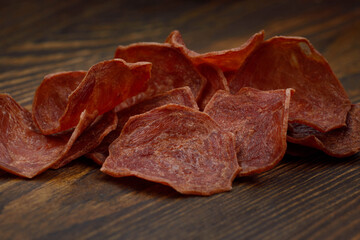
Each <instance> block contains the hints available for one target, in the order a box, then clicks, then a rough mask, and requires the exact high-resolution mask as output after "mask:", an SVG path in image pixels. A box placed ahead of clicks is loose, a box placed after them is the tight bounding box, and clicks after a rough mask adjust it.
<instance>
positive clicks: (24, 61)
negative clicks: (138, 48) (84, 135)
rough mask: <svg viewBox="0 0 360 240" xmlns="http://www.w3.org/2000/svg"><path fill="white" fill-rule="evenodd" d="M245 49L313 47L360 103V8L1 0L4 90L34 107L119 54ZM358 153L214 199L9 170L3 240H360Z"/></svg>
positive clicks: (259, 180)
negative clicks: (286, 40) (282, 43)
mask: <svg viewBox="0 0 360 240" xmlns="http://www.w3.org/2000/svg"><path fill="white" fill-rule="evenodd" d="M174 29H178V30H180V32H181V33H182V34H183V37H184V40H185V42H186V43H187V45H188V46H189V48H191V49H193V50H196V51H199V52H206V51H209V50H220V49H225V48H231V47H237V46H239V45H241V44H242V43H243V42H244V41H246V40H247V39H248V38H249V37H250V36H251V35H252V34H253V33H255V32H257V31H259V30H261V29H264V30H265V31H266V36H267V38H268V37H271V36H274V35H296V36H304V37H307V38H308V39H310V41H311V42H312V43H313V44H314V45H315V47H316V48H317V49H318V50H319V51H320V52H321V53H322V54H323V55H324V56H325V57H326V58H327V59H328V61H329V63H330V65H331V66H332V68H333V70H334V72H335V73H336V75H337V76H338V77H339V79H340V80H341V82H342V83H343V84H344V86H345V88H346V90H347V92H348V94H349V96H350V98H351V100H352V101H353V102H360V1H344V0H340V1H321V0H320V1H319V0H318V1H276V0H271V1H270V0H269V1H252V0H247V1H190V0H189V1H186V0H183V1H146V0H142V1H136V0H132V1H106V0H102V1H86V0H73V1H54V0H51V1H48V0H46V1H45V0H44V1H3V0H1V1H0V92H7V93H10V94H11V95H12V96H13V97H14V98H15V99H16V100H17V101H19V102H20V103H21V104H22V105H23V106H25V107H27V108H29V109H30V106H31V103H32V98H33V94H34V91H35V89H36V87H37V86H38V85H39V83H40V82H41V81H42V78H43V77H44V76H45V75H46V74H49V73H53V72H58V71H70V70H80V69H81V70H87V69H88V68H89V67H90V66H92V65H93V64H95V63H97V62H99V61H102V60H105V59H110V58H112V57H113V54H114V51H115V48H116V46H117V45H119V44H122V45H125V44H129V43H133V42H139V41H158V42H163V41H164V40H165V38H166V36H167V35H168V34H169V33H170V32H171V31H172V30H174ZM359 170H360V154H358V155H355V156H352V157H349V158H345V159H335V158H330V157H327V156H325V155H324V154H316V155H314V156H311V157H303V158H295V157H290V156H286V157H285V158H284V159H283V161H282V162H281V163H280V164H279V165H278V166H277V167H276V168H274V169H273V170H271V171H268V172H266V173H263V174H261V175H259V176H256V177H249V178H239V179H236V180H235V182H234V186H233V190H232V191H231V192H228V193H223V194H217V195H214V196H211V197H196V196H182V195H180V194H178V193H177V192H175V191H174V190H172V189H171V188H169V187H165V186H162V185H160V184H154V183H150V182H147V181H144V180H140V179H136V178H123V179H115V178H112V177H110V176H107V175H105V174H103V173H101V172H100V171H99V167H98V166H97V165H96V164H94V163H92V162H91V161H90V160H88V159H85V158H80V159H78V160H76V161H74V162H73V163H71V164H69V165H68V166H66V167H64V168H62V169H60V170H49V171H47V172H45V173H44V174H41V175H40V176H38V177H36V178H34V179H32V180H24V179H21V178H18V177H14V176H12V175H10V174H8V173H6V172H4V171H0V239H105V238H110V239H213V238H214V239H324V238H326V239H360V173H359Z"/></svg>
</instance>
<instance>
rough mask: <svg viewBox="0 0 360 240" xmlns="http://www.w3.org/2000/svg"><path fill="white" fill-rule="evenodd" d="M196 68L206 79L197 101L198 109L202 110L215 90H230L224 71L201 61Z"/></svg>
mask: <svg viewBox="0 0 360 240" xmlns="http://www.w3.org/2000/svg"><path fill="white" fill-rule="evenodd" d="M197 69H198V70H199V72H200V73H201V74H202V75H203V76H204V77H205V78H206V80H207V82H206V85H205V88H204V91H203V93H202V95H201V98H200V99H199V101H198V103H199V107H200V109H201V110H203V109H204V108H205V106H206V104H207V103H208V102H209V101H210V99H211V97H212V96H213V95H214V94H215V92H216V91H217V90H226V91H230V90H229V86H228V83H227V80H226V78H225V76H224V73H223V72H222V71H221V69H220V68H218V67H217V66H214V65H211V64H209V63H202V64H200V65H198V66H197Z"/></svg>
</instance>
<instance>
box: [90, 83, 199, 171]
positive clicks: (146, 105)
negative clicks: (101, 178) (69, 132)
mask: <svg viewBox="0 0 360 240" xmlns="http://www.w3.org/2000/svg"><path fill="white" fill-rule="evenodd" d="M166 104H178V105H183V106H187V107H191V108H194V109H196V110H198V109H199V108H198V106H197V104H196V101H195V98H194V96H193V95H192V93H191V90H190V88H189V87H182V88H176V89H173V90H170V91H168V92H166V93H163V94H159V95H157V96H154V97H152V98H150V99H147V100H145V101H143V102H140V103H138V104H136V105H134V106H131V107H129V108H126V109H123V110H121V111H119V112H117V116H118V118H119V121H118V125H117V128H116V130H115V131H112V132H111V133H110V134H109V135H107V136H106V137H105V139H104V141H103V142H102V143H101V145H100V146H99V147H97V148H96V149H95V150H94V151H93V152H91V153H89V154H87V155H86V156H87V157H89V158H91V159H93V160H94V161H95V162H96V163H98V164H99V165H102V164H103V163H104V161H105V159H106V157H107V156H109V150H108V149H109V145H110V144H111V143H112V142H113V141H114V140H115V139H116V138H118V137H119V135H120V132H121V130H122V129H123V127H124V125H125V123H126V122H127V121H128V120H129V118H130V117H131V116H135V115H138V114H141V113H145V112H147V111H150V110H151V109H154V108H157V107H160V106H163V105H166Z"/></svg>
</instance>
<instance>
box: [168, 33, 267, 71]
mask: <svg viewBox="0 0 360 240" xmlns="http://www.w3.org/2000/svg"><path fill="white" fill-rule="evenodd" d="M263 40H264V31H260V32H258V33H255V34H254V35H253V36H252V37H251V38H250V39H248V40H247V42H245V43H244V44H243V45H241V46H240V47H237V48H232V49H228V50H222V51H214V52H208V53H203V54H199V53H196V52H194V51H191V50H189V49H188V48H187V47H186V46H185V43H184V41H183V39H182V37H181V34H180V32H179V31H177V30H175V31H173V32H172V33H170V35H169V36H168V37H167V39H166V41H165V42H167V43H170V44H171V45H173V46H174V47H175V48H178V49H180V50H181V51H182V52H183V53H184V54H186V55H188V56H189V57H190V58H191V59H192V61H193V62H194V63H195V64H196V65H198V64H201V63H210V64H212V65H215V66H218V67H219V68H220V69H221V70H222V71H224V72H233V71H236V70H238V69H239V68H240V66H241V65H242V64H243V62H244V61H245V59H246V58H247V57H248V56H249V55H250V53H251V52H252V51H254V49H256V48H257V47H258V46H259V44H260V43H262V42H263Z"/></svg>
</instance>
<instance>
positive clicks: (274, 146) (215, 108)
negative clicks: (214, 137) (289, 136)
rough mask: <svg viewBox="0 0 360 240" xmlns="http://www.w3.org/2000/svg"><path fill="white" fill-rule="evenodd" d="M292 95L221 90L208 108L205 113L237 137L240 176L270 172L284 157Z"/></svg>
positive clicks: (282, 91)
mask: <svg viewBox="0 0 360 240" xmlns="http://www.w3.org/2000/svg"><path fill="white" fill-rule="evenodd" d="M292 92H293V90H292V89H284V90H273V91H260V90H257V89H253V88H242V89H240V91H239V92H238V93H237V94H236V95H232V94H230V93H228V92H226V91H223V90H219V91H218V92H216V94H215V95H214V96H213V98H212V99H211V100H210V102H209V103H208V105H206V107H205V110H204V112H205V113H207V114H209V115H210V117H212V118H213V119H214V120H215V121H216V122H217V123H218V124H219V125H220V126H221V127H222V128H223V129H224V130H225V131H229V132H232V133H234V134H235V139H236V142H235V143H236V144H235V146H236V152H237V159H238V161H239V165H240V167H241V168H242V170H241V171H240V175H251V174H254V173H260V172H263V171H266V170H269V169H271V168H272V167H274V166H275V165H276V164H277V163H278V162H279V161H280V160H281V159H282V157H283V156H284V154H285V151H286V131H287V127H288V114H289V104H290V97H291V94H292Z"/></svg>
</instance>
